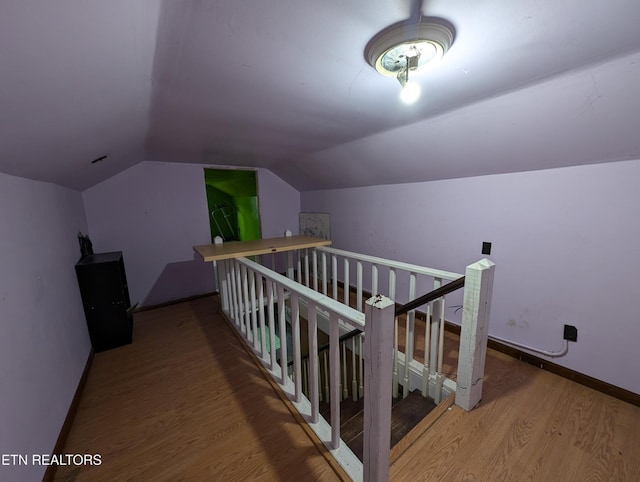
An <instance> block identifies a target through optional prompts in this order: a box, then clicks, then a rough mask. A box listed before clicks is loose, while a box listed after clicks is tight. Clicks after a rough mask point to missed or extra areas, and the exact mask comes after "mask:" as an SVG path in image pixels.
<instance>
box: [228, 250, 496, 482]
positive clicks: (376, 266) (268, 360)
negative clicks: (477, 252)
mask: <svg viewBox="0 0 640 482" xmlns="http://www.w3.org/2000/svg"><path fill="white" fill-rule="evenodd" d="M310 257H311V259H309V258H310ZM318 258H319V259H318ZM340 258H342V259H340ZM286 261H287V269H286V276H282V275H279V274H278V273H276V272H274V271H272V270H270V269H268V268H266V267H264V266H262V265H260V264H258V263H255V262H253V261H251V260H250V259H247V258H235V259H228V260H221V261H219V262H218V263H219V267H220V270H219V271H218V276H219V279H220V286H221V289H222V292H221V300H222V305H223V309H224V311H225V313H226V314H227V315H228V316H229V317H230V318H231V321H232V323H233V325H234V326H235V327H236V328H237V330H238V331H239V332H240V333H241V335H242V336H243V338H244V339H245V341H246V342H247V344H248V345H249V346H250V347H252V348H253V350H254V351H255V352H256V353H258V354H259V359H260V361H261V362H262V363H263V364H264V366H265V368H266V369H267V371H268V372H269V373H270V374H271V376H272V377H273V378H274V379H275V380H276V381H277V382H278V384H279V385H280V386H281V388H282V389H283V392H284V393H285V394H286V396H287V397H288V398H289V399H290V400H291V401H292V403H293V404H294V406H295V407H296V409H297V410H298V411H299V412H300V414H301V415H302V417H303V418H304V419H305V420H306V421H307V423H308V424H309V426H310V427H311V429H312V430H313V431H314V432H315V433H316V434H317V435H318V437H319V438H320V440H321V441H322V442H323V443H324V444H325V446H326V447H327V448H328V449H329V452H330V453H331V454H332V455H333V456H334V457H335V458H336V460H337V461H338V463H339V464H340V465H341V466H342V467H343V468H344V469H345V471H346V472H347V473H348V474H349V476H350V477H351V478H352V479H353V480H356V481H359V480H366V481H383V480H384V481H386V480H388V476H389V465H388V461H389V460H388V455H389V449H390V434H391V405H392V393H393V392H394V390H395V391H398V385H399V384H400V385H402V389H403V392H404V393H405V394H406V393H408V392H409V391H411V390H415V389H416V388H418V389H422V392H423V394H424V395H427V394H428V395H429V396H432V397H433V398H434V399H435V400H436V403H437V401H438V400H440V399H441V397H442V396H443V394H444V395H445V396H446V395H447V394H450V393H453V392H455V393H456V404H457V405H459V406H461V407H462V408H463V409H465V410H471V409H473V408H474V407H475V406H476V405H477V403H478V402H479V400H480V398H481V396H482V395H481V394H482V378H483V374H484V362H485V357H486V342H487V334H488V319H489V312H490V301H491V294H492V284H493V275H494V268H495V266H494V264H493V263H492V262H491V261H489V260H486V259H485V260H481V261H479V262H477V263H474V264H472V265H470V266H468V267H467V269H466V275H465V276H466V283H465V278H463V277H462V275H459V274H456V273H452V272H445V271H441V270H435V269H431V268H424V267H419V266H415V265H410V264H407V263H397V262H394V261H389V260H384V259H381V258H375V257H372V256H366V255H360V254H358V253H349V252H346V251H341V250H336V249H333V248H317V249H313V250H312V251H311V252H309V251H308V250H305V251H304V252H302V251H301V252H299V253H297V256H296V258H293V256H289V255H287V258H286ZM363 264H366V265H367V266H366V271H365V270H363ZM294 265H297V268H298V271H297V273H294V272H292V268H293V267H294ZM341 268H342V269H341ZM369 269H370V270H371V271H370V273H371V278H370V279H369V276H368V275H369ZM301 270H303V272H301ZM363 271H364V273H366V276H364V277H363ZM387 273H388V284H387V279H385V278H386V276H387ZM425 276H426V277H427V278H429V277H430V279H429V280H426V281H427V282H429V283H431V282H432V283H433V287H434V289H440V288H441V289H440V290H439V291H438V292H436V293H434V292H430V293H429V294H427V295H424V296H422V297H419V298H417V299H415V295H416V291H417V289H418V287H420V286H424V284H425V283H424V282H425V279H424V277H425ZM365 277H366V278H367V279H366V280H363V278H365ZM381 277H382V278H381ZM311 278H313V279H311ZM340 278H342V279H341V280H340ZM350 278H351V280H354V278H355V280H356V282H357V284H356V290H355V296H354V298H355V302H356V306H357V308H358V309H353V308H350V307H349V306H348V304H343V303H341V302H340V301H343V298H344V302H345V303H349V287H350V285H349V281H350ZM449 279H455V280H456V281H454V282H452V283H447V286H442V285H443V280H449ZM296 280H297V281H298V282H296ZM301 281H304V282H305V283H306V285H307V286H304V285H302V284H301V283H300V282H301ZM339 281H342V282H343V283H344V292H343V296H339V293H338V289H337V288H338V286H337V285H338V282H339ZM363 281H366V282H367V283H369V282H370V285H369V286H370V287H371V289H372V291H373V292H374V293H377V292H378V289H380V290H385V289H387V288H388V294H389V296H390V297H386V296H384V295H379V294H377V295H376V296H374V297H372V298H370V299H369V300H367V301H366V303H362V301H363V300H362V297H363V293H364V292H365V288H367V289H368V287H363ZM329 283H331V286H329ZM454 285H455V286H454ZM462 285H465V290H464V302H463V303H464V309H463V317H462V332H461V337H460V340H461V341H460V356H459V366H458V374H457V386H456V382H455V381H452V380H449V379H447V378H446V377H445V376H444V374H443V356H444V329H443V328H444V322H445V307H446V305H445V298H444V295H446V294H447V293H450V292H452V291H453V290H455V289H458V288H460V287H461V286H462ZM407 288H408V289H407ZM383 293H385V294H386V292H384V291H383ZM398 293H399V294H400V296H401V297H406V296H407V295H408V297H409V299H410V300H412V301H410V302H409V303H406V304H405V305H404V306H403V307H401V308H398V309H396V306H395V303H394V301H395V297H396V295H397V294H398ZM436 296H438V298H435V297H436ZM361 303H362V304H364V306H362V307H361ZM423 308H424V310H425V315H426V321H427V322H426V323H425V340H424V354H425V358H424V361H423V360H420V361H418V360H415V359H414V356H413V355H414V352H415V351H416V350H418V351H421V350H422V347H416V346H415V342H414V335H415V330H416V328H417V327H416V324H415V313H416V310H421V309H423ZM403 309H404V311H402V310H403ZM362 311H364V312H362ZM396 313H398V314H399V315H400V314H403V313H406V314H407V316H406V323H407V324H406V327H405V335H406V339H405V348H404V353H402V351H399V350H398V348H397V345H398V340H397V327H396V328H395V329H394V325H396V324H397V318H396ZM303 318H304V319H306V320H307V326H308V345H309V357H308V359H307V358H306V357H305V358H302V356H301V340H300V336H301V326H300V322H301V320H302V319H303ZM287 323H290V330H288V328H289V327H288V325H287ZM319 325H320V326H319ZM418 326H422V325H421V324H420V325H418ZM319 329H320V330H325V329H326V330H327V332H328V334H329V339H330V345H329V347H328V350H326V349H325V348H324V347H323V348H321V350H320V354H319V353H318V330H319ZM345 330H347V333H348V332H349V331H356V332H357V331H358V330H359V331H361V332H362V333H360V334H359V335H356V336H355V337H352V338H349V337H348V336H344V335H343V336H341V334H343V333H344V332H345ZM348 334H349V335H352V334H351V333H348ZM340 338H343V341H340ZM302 341H304V340H302ZM278 342H279V348H280V349H279V350H277V349H276V346H277V343H278ZM288 342H290V343H289V344H287V343H288ZM394 346H395V349H394ZM277 351H279V352H280V357H279V359H278V357H277V356H276V353H277ZM287 351H289V352H290V353H289V354H288V353H287ZM287 355H289V357H291V359H292V361H291V362H290V364H289V363H288V360H287ZM394 356H395V358H394ZM347 360H349V362H350V364H351V365H350V366H349V367H347ZM349 377H350V378H349ZM365 380H366V381H365ZM349 390H351V392H349ZM349 395H351V397H352V398H353V399H354V400H356V399H357V398H359V397H364V412H365V413H364V434H363V441H364V447H363V459H364V464H361V463H360V462H359V461H358V460H357V459H356V457H355V455H354V454H353V452H352V451H351V449H350V448H349V447H348V446H347V445H346V444H345V443H344V442H343V441H342V440H341V439H340V405H339V404H340V401H341V400H342V399H343V398H347V397H349ZM321 401H322V402H328V403H329V404H330V410H329V411H330V416H327V418H328V420H327V419H325V418H324V417H322V416H321V415H320V402H321Z"/></svg>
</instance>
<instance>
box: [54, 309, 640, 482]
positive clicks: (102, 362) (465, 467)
mask: <svg viewBox="0 0 640 482" xmlns="http://www.w3.org/2000/svg"><path fill="white" fill-rule="evenodd" d="M217 310H218V301H217V298H213V297H209V298H203V299H199V300H194V301H190V302H187V303H181V304H177V305H174V306H169V307H165V308H160V309H157V310H151V311H147V312H142V313H139V314H137V315H136V321H135V325H134V343H133V344H132V345H130V346H127V347H122V348H118V349H116V350H113V351H109V352H105V353H99V354H97V355H96V357H95V360H94V363H93V367H92V369H91V372H90V375H89V379H88V382H87V387H86V389H85V392H84V395H83V398H82V401H81V403H80V409H79V412H78V415H77V416H76V419H75V422H74V425H73V427H72V430H71V433H70V436H69V439H68V442H67V445H66V447H65V453H100V454H101V455H102V460H103V464H102V465H101V466H99V467H82V468H76V469H73V470H71V469H70V468H68V467H61V468H59V469H58V472H57V478H56V480H76V479H75V478H76V477H77V480H92V481H93V480H154V481H155V480H284V481H288V480H297V479H299V480H305V481H306V480H323V481H324V480H336V475H335V473H334V472H333V471H332V470H331V468H330V466H329V465H328V464H327V463H326V461H325V460H324V459H323V458H322V456H321V455H320V453H319V452H318V451H317V449H316V448H315V447H314V446H313V444H312V443H311V441H310V440H309V439H308V438H307V436H306V434H305V433H304V432H303V431H302V429H301V428H300V427H299V426H298V425H297V424H296V422H295V419H294V418H293V417H292V416H291V414H290V413H289V412H288V411H287V409H286V408H285V406H284V405H283V404H282V402H281V401H280V399H279V398H278V397H277V395H276V394H275V392H274V391H273V390H272V388H271V387H270V385H269V384H268V383H267V382H266V381H265V380H264V378H263V377H262V374H261V372H260V371H259V370H258V369H257V368H256V366H255V364H253V362H252V361H251V359H250V358H248V356H247V354H246V352H245V351H244V350H243V349H242V348H240V346H239V344H238V340H237V339H236V338H235V336H234V335H233V333H232V332H231V329H230V328H229V327H228V325H226V322H225V321H224V320H222V318H221V317H220V316H219V315H217V314H216V313H217ZM417 331H418V336H420V328H418V330H417ZM419 343H420V342H419V341H418V346H420V345H419ZM456 344H457V337H456V336H455V335H452V334H450V333H447V335H446V338H445V352H446V355H445V360H444V365H445V366H444V371H445V372H446V373H447V376H449V377H451V378H455V369H456V367H455V365H456V361H455V360H456V354H457V348H456ZM418 351H419V350H418ZM487 353H488V354H487V366H486V376H485V380H484V397H483V400H482V402H481V403H480V405H479V407H478V408H476V409H475V410H473V411H472V412H464V411H462V410H460V409H459V408H457V407H452V408H451V410H446V411H444V415H442V416H441V417H440V418H439V419H438V420H437V421H436V422H435V423H433V424H432V425H431V427H430V428H429V430H428V431H426V432H425V433H424V434H423V435H422V436H421V437H420V438H419V439H418V441H417V442H416V443H414V444H413V445H411V446H409V447H408V448H407V449H406V451H405V452H404V453H403V454H402V455H401V456H399V457H398V458H397V460H396V461H395V462H394V463H393V465H392V466H391V469H390V475H391V480H393V481H396V480H397V481H416V480H424V481H488V482H493V481H541V482H556V481H558V482H564V481H601V480H603V481H608V480H611V481H625V482H626V481H629V482H637V481H640V408H638V407H635V406H633V405H630V404H627V403H625V402H622V401H619V400H616V399H614V398H612V397H609V396H607V395H604V394H601V393H599V392H596V391H594V390H592V389H589V388H586V387H583V386H581V385H578V384H576V383H574V382H571V381H569V380H566V379H563V378H561V377H558V376H557V375H553V374H551V373H549V372H545V371H543V370H540V369H538V368H536V367H534V366H531V365H527V364H525V363H523V362H520V361H518V360H515V359H513V358H510V357H508V356H506V355H504V354H501V353H498V352H496V351H494V350H488V352H487Z"/></svg>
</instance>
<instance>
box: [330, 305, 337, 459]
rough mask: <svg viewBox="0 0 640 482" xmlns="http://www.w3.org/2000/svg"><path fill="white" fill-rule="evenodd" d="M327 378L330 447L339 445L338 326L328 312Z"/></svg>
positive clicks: (335, 315) (335, 317)
mask: <svg viewBox="0 0 640 482" xmlns="http://www.w3.org/2000/svg"><path fill="white" fill-rule="evenodd" d="M329 371H330V372H329V378H330V385H331V392H330V395H329V398H330V403H331V448H333V449H337V448H338V447H339V446H340V326H339V325H338V315H337V314H336V313H330V314H329Z"/></svg>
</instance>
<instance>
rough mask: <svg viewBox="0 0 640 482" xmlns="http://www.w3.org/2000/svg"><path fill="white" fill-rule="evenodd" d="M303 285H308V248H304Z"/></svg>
mask: <svg viewBox="0 0 640 482" xmlns="http://www.w3.org/2000/svg"><path fill="white" fill-rule="evenodd" d="M304 285H305V286H306V287H307V288H308V287H309V250H308V249H306V248H305V250H304Z"/></svg>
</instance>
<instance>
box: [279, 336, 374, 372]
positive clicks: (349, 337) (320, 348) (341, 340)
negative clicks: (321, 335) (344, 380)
mask: <svg viewBox="0 0 640 482" xmlns="http://www.w3.org/2000/svg"><path fill="white" fill-rule="evenodd" d="M360 333H362V330H358V329H357V328H356V329H355V330H352V331H350V332H349V333H345V334H344V335H342V336H341V337H340V338H338V344H340V343H342V342H343V341H346V340H350V339H351V338H353V337H354V336H358V335H359V334H360ZM328 349H329V343H326V344H324V345H322V346H320V347H318V355H319V354H320V353H322V352H323V351H327V350H328ZM308 358H309V354H308V353H307V354H306V355H304V356H303V357H302V358H301V359H300V360H306V359H308ZM291 365H293V361H290V362H289V363H287V366H291Z"/></svg>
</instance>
